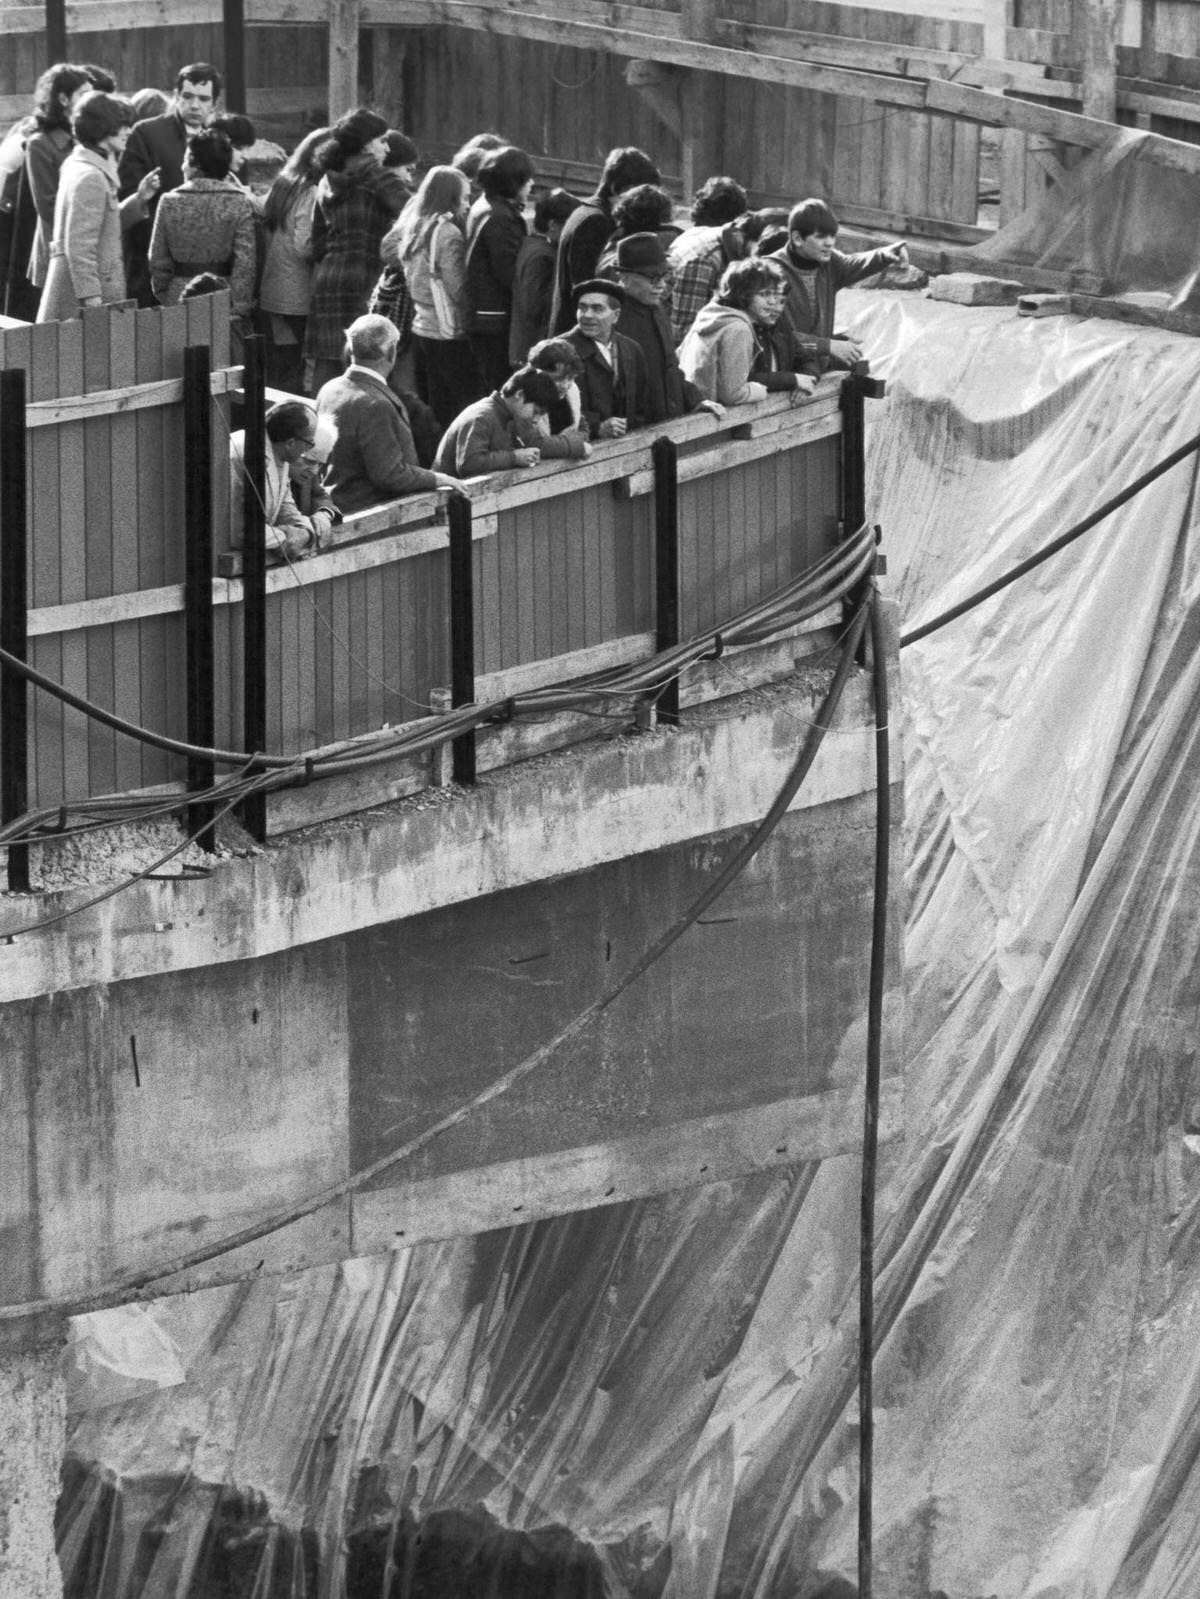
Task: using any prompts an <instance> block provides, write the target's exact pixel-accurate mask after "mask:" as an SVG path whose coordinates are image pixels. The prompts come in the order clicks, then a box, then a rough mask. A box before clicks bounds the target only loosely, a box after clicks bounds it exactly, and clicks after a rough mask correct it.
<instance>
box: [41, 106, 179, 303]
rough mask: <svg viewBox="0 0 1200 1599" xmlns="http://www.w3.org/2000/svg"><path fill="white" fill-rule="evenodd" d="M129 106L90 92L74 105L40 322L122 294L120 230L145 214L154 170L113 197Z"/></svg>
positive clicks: (129, 122) (155, 176)
mask: <svg viewBox="0 0 1200 1599" xmlns="http://www.w3.org/2000/svg"><path fill="white" fill-rule="evenodd" d="M133 115H134V113H133V107H132V106H131V105H130V103H129V101H128V100H124V99H122V98H121V97H120V96H119V95H115V94H104V93H102V92H100V91H99V90H96V91H95V92H94V93H92V94H86V95H84V96H83V98H82V99H81V100H80V101H79V103H78V104H77V106H76V107H75V114H74V116H73V117H72V120H71V131H72V132H73V133H74V135H75V140H76V143H75V148H74V149H73V150H72V151H71V153H70V155H68V156H67V158H66V160H65V161H64V162H63V164H62V168H61V170H60V173H59V179H58V198H57V199H56V201H55V205H54V236H53V238H52V240H51V243H50V261H49V266H48V268H47V271H46V283H45V287H44V288H43V290H42V300H41V304H40V305H39V306H38V314H37V319H38V321H39V322H62V321H66V320H68V319H69V318H71V317H77V316H79V314H80V313H81V312H82V311H84V310H85V309H87V308H88V307H89V306H93V305H108V304H110V303H111V302H112V301H114V300H123V299H124V298H125V266H124V262H123V261H122V259H121V235H122V233H123V232H124V230H125V229H126V228H129V227H132V226H133V224H134V223H135V222H140V221H141V220H142V219H143V218H144V217H145V215H146V207H147V202H148V201H149V200H150V199H151V198H152V197H153V196H154V195H155V194H156V193H157V192H158V186H159V177H158V171H157V169H156V170H155V171H153V172H148V173H147V174H146V176H145V177H144V178H143V179H142V181H141V183H139V184H138V186H137V189H136V190H135V191H134V193H133V194H131V195H130V196H129V198H128V199H126V200H121V201H118V199H117V163H118V161H119V160H120V159H121V152H122V151H123V150H124V148H125V144H126V141H127V140H128V138H129V130H130V128H131V127H132V126H133Z"/></svg>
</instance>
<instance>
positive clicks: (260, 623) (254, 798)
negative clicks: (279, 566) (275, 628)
mask: <svg viewBox="0 0 1200 1599" xmlns="http://www.w3.org/2000/svg"><path fill="white" fill-rule="evenodd" d="M242 364H243V375H242V389H243V392H244V394H245V423H246V442H245V452H244V457H243V458H244V461H245V468H246V478H245V483H244V484H243V498H242V526H243V529H244V537H243V540H242V747H243V748H244V749H246V750H248V751H249V752H250V753H251V754H256V753H258V752H260V751H262V750H264V749H265V748H266V743H267V546H266V518H265V515H264V507H265V504H266V451H267V430H266V422H265V416H266V395H265V382H264V377H263V341H262V336H261V335H260V334H252V335H250V336H249V337H247V338H246V340H245V341H244V350H243V357H242ZM238 810H239V814H240V816H241V819H242V823H243V825H244V827H245V829H246V831H247V832H248V833H249V834H250V836H251V838H253V839H255V840H257V842H258V843H260V844H261V843H262V841H263V840H264V839H265V838H266V836H267V799H266V795H265V794H250V795H247V797H246V798H245V799H244V800H243V801H242V802H241V805H240V806H239V808H238Z"/></svg>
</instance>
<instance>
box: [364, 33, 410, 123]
mask: <svg viewBox="0 0 1200 1599" xmlns="http://www.w3.org/2000/svg"><path fill="white" fill-rule="evenodd" d="M371 40H372V52H371V104H372V105H373V106H374V107H375V109H376V111H378V112H379V114H380V116H381V117H386V118H387V119H388V122H389V123H390V124H391V126H392V127H393V128H402V127H403V126H404V121H405V116H406V114H407V110H408V108H407V106H406V105H405V103H404V62H405V58H406V56H407V54H408V32H407V30H406V29H404V28H372V30H371Z"/></svg>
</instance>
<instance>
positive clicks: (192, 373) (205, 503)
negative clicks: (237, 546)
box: [183, 344, 216, 850]
mask: <svg viewBox="0 0 1200 1599" xmlns="http://www.w3.org/2000/svg"><path fill="white" fill-rule="evenodd" d="M211 388H212V359H211V352H210V350H209V347H208V345H207V344H193V345H189V346H188V347H187V349H185V350H184V352H183V481H184V540H185V550H184V578H183V609H184V640H185V649H186V652H187V740H188V743H189V744H196V745H199V746H200V747H201V748H203V749H211V748H212V746H213V744H214V743H215V742H216V712H215V708H214V694H213V587H212V572H213V493H212V435H213V429H212V396H211ZM215 775H216V767H215V766H214V764H213V762H212V761H209V760H205V759H203V757H201V756H198V755H189V756H188V762H187V787H188V793H189V794H194V793H196V792H197V791H198V790H201V789H206V788H211V786H212V782H213V778H214V776H215ZM212 816H213V807H212V804H211V802H207V803H204V804H197V805H190V806H189V807H188V820H187V827H188V832H189V833H192V834H195V835H196V838H197V842H198V843H200V844H201V845H203V847H204V848H205V849H208V850H211V849H214V848H215V847H216V841H215V840H214V838H213V835H212V830H211V828H210V827H209V826H208V824H209V823H210V822H211V821H212Z"/></svg>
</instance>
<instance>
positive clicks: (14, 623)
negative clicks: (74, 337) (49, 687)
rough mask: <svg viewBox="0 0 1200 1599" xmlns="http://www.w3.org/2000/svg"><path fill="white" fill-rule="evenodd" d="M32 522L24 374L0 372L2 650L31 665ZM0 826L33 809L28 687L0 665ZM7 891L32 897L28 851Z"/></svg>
mask: <svg viewBox="0 0 1200 1599" xmlns="http://www.w3.org/2000/svg"><path fill="white" fill-rule="evenodd" d="M28 522H29V511H28V502H27V499H26V464H25V373H24V370H23V369H21V368H16V369H15V370H13V371H7V372H0V647H3V648H4V649H6V650H7V651H8V653H9V654H10V655H15V656H16V657H17V658H18V660H22V661H24V660H27V659H28V649H29V638H28V607H29V596H28V590H27V583H28V559H29V557H28ZM0 728H2V729H3V735H4V736H3V738H2V739H0V822H13V821H15V820H16V819H17V817H18V816H23V815H24V814H25V812H26V811H27V810H28V808H29V687H28V684H27V683H26V681H25V679H24V678H23V677H21V676H20V675H19V674H18V673H17V672H14V671H13V670H12V669H11V668H10V667H8V666H2V665H0ZM8 886H9V888H10V890H11V891H12V892H13V893H14V894H27V893H28V892H29V846H28V845H27V844H10V845H9V847H8Z"/></svg>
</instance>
